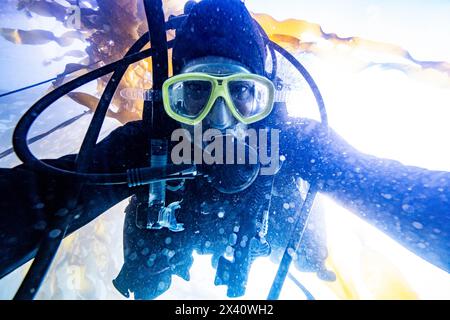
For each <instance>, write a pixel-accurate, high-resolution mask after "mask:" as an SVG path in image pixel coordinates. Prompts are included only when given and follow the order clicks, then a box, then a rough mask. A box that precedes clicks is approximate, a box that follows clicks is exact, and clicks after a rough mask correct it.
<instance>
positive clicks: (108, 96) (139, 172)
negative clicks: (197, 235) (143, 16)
mask: <svg viewBox="0 0 450 320" xmlns="http://www.w3.org/2000/svg"><path fill="white" fill-rule="evenodd" d="M160 2H161V1H155V2H150V1H145V2H144V4H145V7H146V13H147V15H149V13H150V12H152V11H151V10H152V9H155V8H157V7H158V6H160V4H159V3H160ZM155 6H156V7H155ZM161 8H162V7H161ZM158 12H159V11H158ZM148 18H149V17H148ZM158 18H159V20H161V16H158ZM162 18H163V16H162ZM183 19H184V16H181V17H176V18H173V19H170V20H169V21H168V22H167V24H165V28H166V29H169V28H170V29H173V28H176V27H177V26H178V25H179V24H180V23H181V22H182V21H183ZM152 25H153V24H152ZM149 26H150V19H149ZM160 31H161V30H160ZM159 36H160V37H161V36H162V34H161V32H160V34H159ZM263 36H264V38H265V41H266V43H267V44H268V47H269V50H270V53H271V56H272V71H271V75H269V77H271V78H273V79H272V80H274V79H275V77H276V72H277V61H276V55H275V51H277V52H279V53H280V54H281V55H282V56H284V57H285V58H286V59H287V60H288V61H289V62H290V63H291V64H292V65H293V66H294V67H295V68H296V69H297V70H298V71H299V72H300V74H301V75H302V76H303V77H304V78H305V80H306V81H307V82H308V84H309V86H310V88H311V90H312V92H313V94H314V97H315V99H316V101H317V105H318V108H319V112H320V117H321V122H322V124H323V125H324V126H325V127H326V126H327V125H328V118H327V114H326V109H325V105H324V103H323V99H322V96H321V94H320V91H319V89H318V87H317V85H316V83H315V82H314V80H313V78H312V77H311V75H310V74H309V73H308V71H307V70H306V69H305V68H304V67H303V65H302V64H301V63H300V62H299V61H298V60H297V59H296V58H295V57H294V56H292V55H291V54H290V53H289V52H288V51H287V50H285V49H284V48H282V47H281V46H279V45H278V44H276V43H274V42H272V41H271V40H269V39H268V37H267V35H266V34H265V33H263ZM148 39H149V33H146V34H144V35H143V36H142V37H141V38H140V39H139V40H137V41H136V43H135V44H134V45H133V46H132V47H131V48H130V50H129V51H128V52H127V54H126V55H125V57H124V58H123V59H121V60H119V61H116V62H113V63H111V64H108V65H105V66H103V67H101V68H98V69H96V70H94V71H91V72H89V73H87V74H85V75H83V76H81V77H79V78H77V79H74V80H72V81H69V82H68V83H66V84H64V85H62V86H61V87H58V88H57V89H55V90H53V91H52V92H50V93H49V94H47V95H46V96H44V97H43V98H41V99H40V100H39V101H37V102H36V103H35V104H34V105H33V106H32V107H31V108H30V109H29V110H28V111H27V112H26V113H25V114H24V116H23V117H22V118H21V119H20V120H19V122H18V124H17V126H16V128H15V130H14V134H13V147H14V151H15V153H16V154H17V156H18V158H19V159H20V160H22V161H23V162H24V163H26V164H27V165H28V166H29V167H30V168H31V169H34V170H36V171H38V172H41V173H45V174H49V175H56V176H58V175H59V176H64V177H66V178H67V177H70V178H72V179H74V180H75V181H76V183H78V184H79V185H80V188H81V185H82V184H101V185H115V184H124V183H126V184H128V185H129V186H130V187H134V186H139V185H143V184H146V183H150V182H156V181H163V180H165V181H167V180H179V179H186V178H193V177H194V176H195V174H196V172H195V168H193V167H192V166H184V167H183V166H181V167H180V166H167V167H165V168H164V169H161V168H140V169H131V170H128V171H127V172H124V173H113V174H97V173H87V171H88V170H89V166H88V163H89V162H88V160H89V159H90V156H91V154H92V152H93V150H94V148H95V144H96V141H97V139H98V135H99V133H100V130H101V126H102V124H103V120H104V118H105V115H106V112H107V110H108V107H109V104H110V102H111V100H112V98H113V95H114V93H115V91H116V89H117V87H118V85H119V82H120V80H121V78H122V77H123V75H124V74H125V72H126V70H127V68H128V66H129V65H130V64H133V63H135V62H138V61H140V60H142V59H145V58H148V57H151V56H152V55H153V54H155V52H156V51H155V50H154V48H150V49H146V50H143V51H140V50H142V48H143V47H144V46H145V45H146V43H148ZM172 45H173V40H172V41H169V42H167V48H171V47H172ZM167 48H166V50H167ZM155 58H158V57H154V60H155ZM161 58H164V55H159V59H160V60H158V61H160V62H159V65H158V63H156V64H154V70H155V72H157V74H158V78H157V79H160V80H157V81H156V82H155V84H156V85H157V87H160V85H162V82H161V81H164V80H161V79H165V78H167V65H164V59H161ZM154 62H155V61H154ZM165 63H166V64H167V59H166V61H165ZM161 64H163V65H162V66H161ZM111 72H114V74H113V75H112V77H111V79H110V81H109V82H108V84H107V86H106V88H105V90H104V92H103V94H102V97H101V99H100V101H99V104H98V106H97V109H96V111H95V113H94V116H93V118H92V120H91V123H90V126H89V129H88V131H87V133H86V136H85V138H84V140H83V144H82V146H81V148H80V153H79V154H78V156H77V160H76V170H77V171H69V170H64V169H60V168H57V167H54V166H51V165H49V164H47V163H45V162H43V161H41V160H39V159H37V158H36V157H35V156H34V155H33V154H32V153H31V151H30V149H29V146H28V143H27V135H28V131H29V129H30V127H31V125H32V124H33V122H34V121H35V120H36V119H37V117H38V116H39V115H40V114H41V113H42V112H43V111H44V110H46V109H47V108H48V107H49V106H50V105H51V104H52V103H54V102H55V101H56V100H58V99H59V98H61V97H62V96H64V95H65V94H67V93H69V92H71V91H72V90H74V89H76V88H78V87H80V86H82V85H84V84H86V83H88V82H90V81H92V80H95V79H97V78H99V77H102V76H104V75H107V74H109V73H111ZM164 73H165V74H166V76H164ZM160 82H161V83H160ZM153 112H154V110H153V108H149V106H148V105H145V106H144V115H145V117H144V118H145V119H144V121H148V122H149V125H150V127H151V126H152V125H153V123H154V121H159V120H160V119H161V112H162V110H158V113H159V114H153ZM155 116H156V117H155ZM166 128H167V127H166ZM80 188H78V190H79V189H80ZM316 193H317V188H316V187H315V186H311V187H310V189H309V191H308V195H307V197H306V199H305V202H304V205H303V208H302V210H301V213H300V216H299V217H298V219H297V223H296V228H295V233H294V234H293V235H292V237H291V240H290V242H289V245H288V247H287V248H286V251H285V254H284V256H283V259H282V261H281V263H280V267H279V270H278V273H277V276H276V278H275V280H274V283H273V285H272V289H271V292H270V294H269V299H277V298H278V296H279V293H280V291H281V288H282V285H283V283H284V280H285V278H286V275H287V271H288V269H289V265H290V263H291V261H292V251H289V250H288V249H291V250H294V252H295V251H296V250H297V249H298V246H299V244H300V241H301V238H302V235H303V231H304V228H305V226H306V223H307V220H308V216H309V212H310V209H311V206H312V203H313V200H314V197H315V195H316ZM77 197H78V192H76V193H74V194H73V195H72V198H73V199H72V200H75V201H76V198H77ZM70 222H71V215H70V214H68V215H67V216H66V217H63V218H61V219H60V220H59V221H58V223H57V224H56V225H57V226H58V225H59V226H62V229H63V230H59V233H58V232H53V233H52V232H51V231H55V230H57V229H55V230H48V232H47V235H46V238H45V239H44V240H43V242H42V244H41V246H40V248H39V251H38V254H37V255H36V258H35V261H34V262H33V265H32V267H31V268H30V271H29V272H28V273H27V275H26V277H25V280H24V281H23V283H22V285H21V286H20V288H19V290H18V291H17V294H16V296H15V297H14V298H15V299H32V298H33V297H34V296H35V294H36V293H37V290H38V289H39V286H40V284H41V283H42V280H43V278H44V276H45V274H46V272H47V270H48V267H49V265H50V263H51V261H52V260H53V257H54V254H55V253H56V250H57V249H58V247H59V244H60V243H61V241H62V239H63V238H64V236H65V232H66V230H67V227H68V225H69V224H70ZM56 233H57V234H56ZM55 234H56V235H55Z"/></svg>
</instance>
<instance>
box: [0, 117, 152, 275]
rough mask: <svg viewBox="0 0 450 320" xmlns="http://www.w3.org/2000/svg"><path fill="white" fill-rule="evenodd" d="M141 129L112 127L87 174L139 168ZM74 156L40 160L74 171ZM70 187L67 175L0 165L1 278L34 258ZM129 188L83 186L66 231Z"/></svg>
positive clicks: (134, 125) (122, 196) (124, 195)
mask: <svg viewBox="0 0 450 320" xmlns="http://www.w3.org/2000/svg"><path fill="white" fill-rule="evenodd" d="M141 133H142V132H141V127H140V123H138V122H136V123H130V124H127V125H125V126H123V127H120V128H118V129H116V130H115V131H113V132H112V133H111V134H110V135H109V136H108V137H107V138H106V139H104V140H103V141H102V142H100V143H99V144H98V145H97V147H96V149H95V152H94V156H93V159H92V163H91V172H98V173H102V172H123V171H125V170H126V169H127V168H129V167H135V166H139V165H140V162H141V161H144V163H145V159H144V160H143V159H141V158H143V157H144V156H145V148H142V141H141V139H142V136H141ZM125 142H127V143H125ZM130 142H133V143H130ZM139 144H140V145H139ZM75 157H76V155H68V156H65V157H62V158H60V159H56V160H45V161H46V162H47V163H49V164H51V165H53V166H55V167H58V168H62V169H66V170H74V168H75ZM73 187H74V185H73V183H72V182H71V181H70V179H63V178H58V179H55V178H52V177H50V176H47V175H42V174H40V173H37V172H34V171H32V170H30V169H29V168H28V167H27V165H20V166H18V167H16V168H13V169H0V195H1V197H2V199H1V201H0V252H1V255H0V278H1V277H3V276H4V275H6V274H8V273H9V272H11V271H12V270H14V269H16V268H17V267H19V266H20V265H22V264H23V263H25V262H26V261H28V260H29V259H31V258H33V257H34V255H35V253H36V249H37V247H38V245H39V242H40V241H41V239H42V236H43V235H44V233H45V230H46V228H47V226H48V225H49V223H50V221H51V217H52V216H53V215H54V214H55V213H56V212H58V211H59V210H64V205H65V201H66V200H65V197H66V195H67V194H70V193H72V192H73V191H72V190H73ZM134 192H136V190H134V189H129V188H128V186H127V185H118V186H114V187H109V186H95V185H85V186H84V187H83V188H82V191H81V194H80V197H79V201H78V207H77V213H76V214H77V217H78V216H79V217H78V218H77V219H76V220H74V222H73V223H72V224H71V225H70V227H69V230H68V234H70V233H71V232H73V231H75V230H77V229H79V228H81V227H83V226H84V225H86V224H87V223H89V222H90V221H92V220H93V219H95V218H96V217H98V216H99V215H101V214H102V213H103V212H104V211H106V210H108V209H109V208H110V207H112V206H114V205H115V204H116V203H118V202H120V201H121V200H123V199H125V198H127V197H129V196H131V195H132V194H133V193H134ZM60 212H63V211H60Z"/></svg>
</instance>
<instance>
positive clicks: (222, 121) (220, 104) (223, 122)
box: [205, 97, 237, 130]
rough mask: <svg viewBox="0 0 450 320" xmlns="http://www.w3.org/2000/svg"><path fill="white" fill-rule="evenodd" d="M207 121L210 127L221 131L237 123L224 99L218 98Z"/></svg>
mask: <svg viewBox="0 0 450 320" xmlns="http://www.w3.org/2000/svg"><path fill="white" fill-rule="evenodd" d="M205 120H206V124H207V125H208V126H209V127H211V128H215V129H219V130H223V129H226V128H229V127H231V126H233V125H235V124H236V122H237V121H236V119H235V118H234V116H233V114H232V113H231V111H230V110H229V109H228V107H227V105H226V103H225V100H224V99H223V98H222V97H219V98H217V100H216V101H215V102H214V105H213V107H212V109H211V111H210V112H209V114H208V116H207V117H206V118H205Z"/></svg>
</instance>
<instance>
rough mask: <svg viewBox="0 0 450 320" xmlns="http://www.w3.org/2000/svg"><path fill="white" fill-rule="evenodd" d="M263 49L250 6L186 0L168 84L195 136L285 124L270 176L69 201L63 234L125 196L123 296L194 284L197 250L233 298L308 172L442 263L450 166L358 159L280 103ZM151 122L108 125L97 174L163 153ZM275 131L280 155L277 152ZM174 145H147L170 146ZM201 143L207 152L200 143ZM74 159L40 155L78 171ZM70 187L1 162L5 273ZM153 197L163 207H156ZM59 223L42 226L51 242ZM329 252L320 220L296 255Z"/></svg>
mask: <svg viewBox="0 0 450 320" xmlns="http://www.w3.org/2000/svg"><path fill="white" fill-rule="evenodd" d="M266 58H267V51H266V46H265V43H264V40H263V37H262V35H261V30H260V29H259V28H258V26H257V25H256V23H255V21H254V20H253V19H252V17H251V15H250V13H249V12H248V11H247V9H246V7H245V5H244V3H243V2H241V1H239V0H229V1H219V0H203V1H201V2H199V3H197V4H191V5H190V7H189V10H188V16H187V18H186V19H185V21H184V22H183V23H182V25H181V26H180V28H178V29H177V35H176V38H175V42H174V47H173V54H172V64H173V74H174V76H173V77H171V78H169V79H168V80H166V82H165V83H164V86H163V90H162V100H163V102H164V109H165V112H166V113H167V115H168V116H169V117H170V118H171V119H173V120H175V121H177V123H178V124H179V126H180V127H181V128H183V129H185V131H184V132H188V133H189V134H188V136H191V138H192V135H191V134H192V133H193V135H195V131H196V130H197V131H198V132H199V133H200V135H203V134H205V132H207V131H208V130H216V131H218V132H220V133H221V134H223V135H224V136H227V135H232V136H233V137H234V139H236V140H238V141H239V139H241V138H242V137H241V136H240V134H241V133H242V132H245V130H247V129H255V130H262V129H265V130H268V132H270V131H271V130H277V131H276V132H278V134H279V136H276V135H275V136H271V143H270V146H271V150H270V152H269V153H273V154H275V155H277V157H276V160H277V161H278V160H280V159H281V160H280V163H279V165H278V166H277V168H276V170H274V172H273V173H272V174H267V175H262V174H256V175H255V174H254V173H255V170H254V167H253V166H249V167H247V166H246V167H245V170H244V171H242V172H241V171H239V170H237V171H236V170H235V169H229V167H228V166H227V165H226V164H225V165H216V166H214V165H213V166H212V169H211V168H210V169H208V170H209V171H208V172H209V173H210V179H197V178H196V179H186V180H183V182H180V183H169V182H167V185H166V184H160V183H159V182H158V183H154V184H153V187H151V188H153V189H152V190H153V193H152V194H153V195H155V194H157V195H159V196H162V198H163V199H164V201H163V202H162V201H161V198H158V197H157V199H156V200H155V199H152V198H150V199H149V197H148V196H149V195H148V188H147V189H145V188H142V187H140V186H135V187H132V188H129V187H128V186H123V185H117V186H107V185H105V186H102V185H89V184H86V185H83V186H82V188H81V190H79V192H78V197H77V202H76V204H74V205H73V209H70V210H74V211H75V213H76V214H75V218H74V220H73V221H72V222H71V223H70V225H69V228H68V230H67V232H66V235H68V234H70V233H72V232H74V231H76V230H78V229H79V228H81V227H83V226H84V225H86V224H87V223H89V222H90V221H92V220H94V219H95V218H96V217H98V216H99V215H101V214H102V213H103V212H104V211H106V210H107V209H109V208H110V207H112V206H113V205H115V204H116V203H118V202H120V201H122V200H124V199H126V198H129V197H131V200H130V203H129V205H128V207H127V209H126V215H125V222H124V229H123V231H124V261H125V262H124V265H123V267H122V269H121V270H120V272H119V274H118V276H117V278H116V279H114V281H113V283H114V285H115V287H116V288H117V289H118V290H119V291H120V292H121V293H122V294H123V295H125V296H126V297H129V296H130V293H134V298H135V299H153V298H156V297H158V296H159V295H161V294H162V293H164V292H165V291H166V290H168V289H169V287H170V284H171V279H172V276H173V275H177V276H180V277H181V278H183V279H185V280H189V278H190V275H189V269H190V267H191V265H192V263H193V257H192V253H193V252H194V250H195V251H197V252H198V253H200V254H212V263H213V266H214V267H215V268H217V274H216V279H215V284H217V285H227V286H228V292H227V293H228V296H230V297H239V296H242V295H243V294H244V293H245V283H246V279H247V274H248V271H249V268H250V266H251V263H252V262H253V261H254V259H256V258H257V257H258V256H268V255H274V254H275V255H277V254H279V253H280V249H282V248H285V247H286V246H287V243H288V241H289V235H290V234H291V233H292V232H293V231H294V229H295V226H294V224H293V223H292V221H293V219H294V217H296V216H298V214H299V211H300V208H301V207H302V202H303V201H304V200H305V199H304V196H303V195H302V194H301V192H300V190H299V186H298V181H299V179H300V178H301V179H303V180H305V181H307V182H308V183H309V185H311V186H316V187H317V189H318V191H319V192H321V193H324V194H326V195H328V196H330V197H332V198H333V199H335V200H336V201H337V202H338V203H340V204H341V205H342V206H344V207H346V208H349V209H350V210H352V211H353V212H354V213H355V214H357V215H358V216H359V217H361V218H362V219H363V220H365V221H367V222H369V223H370V224H372V225H374V226H376V227H377V228H378V229H380V230H381V231H383V232H384V233H386V234H387V235H389V236H390V237H391V238H393V239H395V240H396V241H397V242H398V243H400V244H401V245H403V246H404V247H406V248H407V249H409V250H410V251H412V252H413V253H415V254H416V255H418V256H420V257H422V258H423V259H425V260H427V261H429V262H430V263H432V264H434V265H436V266H438V267H440V268H442V269H444V270H446V271H447V272H448V271H449V270H450V256H449V253H450V247H449V243H450V242H449V236H450V227H449V226H450V214H449V213H450V173H448V172H439V171H430V170H426V169H422V168H417V167H411V166H405V165H402V164H401V163H399V162H397V161H393V160H388V159H380V158H376V157H374V156H371V155H366V154H363V153H361V152H359V151H358V150H356V149H354V148H353V147H352V146H350V145H349V144H348V143H347V142H346V141H344V140H343V139H342V138H341V137H340V136H339V135H338V134H337V133H335V132H334V131H333V130H331V129H329V128H327V127H326V126H324V125H323V124H321V123H319V122H317V121H314V120H311V119H303V118H292V117H289V116H288V114H287V111H286V109H285V105H283V104H280V103H274V94H275V91H276V90H278V89H277V83H276V79H270V77H268V73H267V71H266ZM283 106H284V108H283ZM145 130H146V129H145V126H144V125H143V122H142V121H134V122H129V123H127V124H125V125H124V126H122V127H119V128H117V129H116V130H114V131H113V132H112V133H111V134H110V135H109V136H108V137H107V138H105V139H104V140H102V141H100V142H99V143H98V144H97V145H96V147H95V152H94V156H93V158H92V159H91V160H90V162H89V170H92V171H93V172H99V173H102V172H105V173H119V172H123V170H124V169H127V168H137V167H145V166H148V163H149V161H156V160H158V159H159V160H161V159H162V158H164V154H163V153H161V154H158V152H153V150H152V151H149V150H147V149H146V148H144V147H142V146H145V145H148V141H146V139H148V133H147V132H145ZM277 137H278V138H279V140H278V141H279V150H277V151H278V153H277V152H275V149H276V148H272V147H273V146H275V144H272V142H273V141H272V140H274V139H275V140H276V138H277ZM194 140H195V139H194ZM176 142H178V141H171V142H170V144H169V145H163V144H159V145H158V144H156V143H155V144H152V148H154V149H155V150H156V151H158V150H166V151H167V150H173V148H174V146H175V145H176ZM194 145H195V143H194ZM195 147H200V148H204V147H205V145H204V141H202V140H201V142H200V146H199V145H196V146H194V149H195ZM266 147H267V144H266ZM247 151H248V152H249V153H251V152H252V149H251V148H248V149H247ZM253 151H255V150H253ZM194 153H195V152H194ZM166 154H167V153H166ZM158 157H159V158H158ZM161 157H162V158H161ZM76 158H77V155H67V156H64V157H62V158H60V159H50V160H45V162H46V163H48V164H50V165H53V166H55V167H58V168H62V169H65V170H75V166H76V165H75V161H76ZM274 159H275V158H274ZM163 160H164V159H163ZM167 160H168V159H165V160H164V161H167ZM233 168H234V167H233ZM233 170H235V171H236V172H235V171H233ZM258 170H262V167H261V168H258ZM212 171H214V172H212ZM256 172H257V173H258V171H256ZM211 177H212V179H211ZM241 180H242V181H241ZM74 188H75V187H74V183H73V181H72V180H71V179H70V177H67V178H65V177H63V176H49V175H45V174H42V173H39V172H35V171H34V170H32V169H31V168H29V167H27V164H26V163H25V164H22V165H20V166H18V167H16V168H13V169H0V194H1V195H2V201H1V202H0V248H1V253H2V254H1V256H0V277H3V276H5V275H7V274H8V273H10V272H11V271H13V270H14V269H16V268H18V267H19V266H21V265H22V264H24V263H25V262H27V261H28V260H30V259H32V258H33V257H34V256H35V254H36V252H37V249H38V247H39V245H40V243H41V242H42V241H43V237H44V235H45V234H46V233H45V231H46V230H48V228H49V226H51V221H52V219H54V217H55V216H58V217H64V216H66V215H68V211H69V209H67V208H66V207H65V206H66V203H65V202H64V201H63V200H62V199H66V195H67V193H69V192H73V189H74ZM158 188H159V189H158ZM144 189H145V190H144ZM166 203H167V204H169V205H167V206H165V204H166ZM286 204H288V205H286ZM152 205H155V206H157V207H158V210H157V211H151V210H149V208H150V209H151V208H152ZM311 219H313V218H311ZM318 223H319V224H320V221H319V222H318ZM61 232H63V231H62V230H59V229H55V230H50V232H49V233H48V234H49V235H50V236H51V235H52V234H53V235H54V236H55V237H56V236H58V235H59V234H60V233H61ZM227 256H228V257H232V259H231V260H230V259H227V258H226V257H227ZM326 257H327V250H326V246H325V244H324V235H323V234H322V233H321V232H320V228H319V232H317V231H316V232H312V231H311V230H306V231H305V234H304V237H303V239H302V245H301V246H300V249H299V250H298V252H297V254H296V255H295V258H294V263H295V265H296V267H298V268H300V269H301V270H307V271H313V272H316V273H317V275H318V276H319V277H320V278H322V279H324V280H333V273H332V272H331V271H329V270H327V269H326V267H325V260H326ZM278 258H279V257H278Z"/></svg>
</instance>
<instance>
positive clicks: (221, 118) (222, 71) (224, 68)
mask: <svg viewBox="0 0 450 320" xmlns="http://www.w3.org/2000/svg"><path fill="white" fill-rule="evenodd" d="M189 72H202V73H207V74H210V75H214V76H228V75H232V74H236V73H251V72H250V71H249V70H248V69H247V68H245V67H244V66H242V65H241V64H239V63H238V62H236V61H234V60H230V59H226V58H221V57H204V58H200V59H196V60H193V61H191V62H190V63H188V64H187V65H186V66H185V67H184V68H183V69H182V70H181V73H189ZM202 90H203V88H202V87H201V85H198V84H197V85H196V87H195V88H192V90H190V92H191V93H190V94H187V95H186V96H185V97H184V99H185V100H189V99H190V100H192V101H190V102H191V103H190V105H195V99H200V98H204V97H205V96H207V94H205V93H203V92H202ZM208 90H209V88H204V91H206V92H208ZM199 105H204V101H202V103H199ZM200 125H201V126H202V131H206V130H208V129H217V130H220V131H222V132H225V131H227V130H228V131H229V130H230V129H231V130H236V129H245V127H246V125H244V124H242V123H240V122H239V121H238V120H237V119H236V118H235V117H234V116H233V115H232V113H231V111H230V110H229V108H228V107H227V105H226V103H225V100H224V99H223V98H222V97H219V98H218V99H217V100H216V101H215V102H214V105H213V107H212V109H211V111H210V112H209V113H208V115H207V116H206V117H205V119H203V121H202V122H201V124H200ZM182 126H183V127H184V128H186V129H189V130H190V131H191V130H192V129H193V128H192V126H187V125H184V124H183V125H182Z"/></svg>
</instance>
